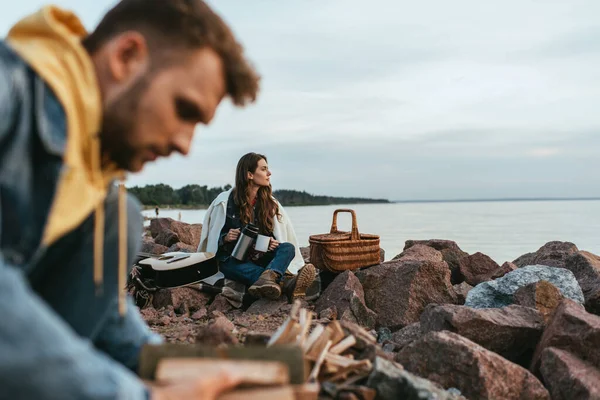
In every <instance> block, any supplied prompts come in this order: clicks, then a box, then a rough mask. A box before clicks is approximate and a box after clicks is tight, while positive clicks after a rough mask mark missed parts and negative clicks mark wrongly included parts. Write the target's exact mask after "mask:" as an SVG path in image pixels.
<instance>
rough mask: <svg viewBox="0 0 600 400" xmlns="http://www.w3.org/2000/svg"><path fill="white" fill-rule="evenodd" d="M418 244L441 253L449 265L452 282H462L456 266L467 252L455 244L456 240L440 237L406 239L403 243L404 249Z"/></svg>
mask: <svg viewBox="0 0 600 400" xmlns="http://www.w3.org/2000/svg"><path fill="white" fill-rule="evenodd" d="M418 244H420V245H424V246H429V247H432V248H434V249H436V250H437V251H439V252H440V253H442V257H443V259H444V261H446V263H447V264H448V266H449V267H450V271H451V272H452V276H451V280H452V284H456V283H460V282H462V281H461V280H460V272H459V270H458V267H459V263H460V260H461V258H463V257H466V256H468V255H469V254H468V253H466V252H464V251H462V250H461V249H460V247H458V244H456V242H453V241H452V240H441V239H430V240H407V241H406V243H405V244H404V250H408V249H409V248H411V247H413V246H415V245H418Z"/></svg>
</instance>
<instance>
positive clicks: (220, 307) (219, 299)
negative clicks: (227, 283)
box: [208, 294, 233, 313]
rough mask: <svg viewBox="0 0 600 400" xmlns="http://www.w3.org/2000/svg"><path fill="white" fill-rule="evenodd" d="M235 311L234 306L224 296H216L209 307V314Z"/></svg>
mask: <svg viewBox="0 0 600 400" xmlns="http://www.w3.org/2000/svg"><path fill="white" fill-rule="evenodd" d="M231 310H233V306H232V305H231V304H229V302H228V301H227V298H226V297H225V296H223V295H222V294H218V295H216V296H215V299H214V300H213V302H212V303H211V304H210V306H209V307H208V312H209V313H211V312H213V311H220V312H222V313H226V312H228V311H231Z"/></svg>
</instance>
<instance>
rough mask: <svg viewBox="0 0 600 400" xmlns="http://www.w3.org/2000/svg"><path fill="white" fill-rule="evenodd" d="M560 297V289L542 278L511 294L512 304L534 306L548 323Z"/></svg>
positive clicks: (561, 296) (560, 299)
mask: <svg viewBox="0 0 600 400" xmlns="http://www.w3.org/2000/svg"><path fill="white" fill-rule="evenodd" d="M562 299H563V295H562V294H561V293H560V290H558V289H557V288H556V286H554V285H553V284H551V283H550V282H548V281H544V280H542V281H537V282H534V283H530V284H529V285H527V286H523V287H522V288H520V289H518V290H517V291H516V292H515V294H514V295H513V303H514V304H517V305H521V306H525V307H531V308H535V309H536V310H538V311H539V312H540V314H541V315H542V318H543V319H544V323H548V321H549V320H550V317H551V315H552V313H553V312H554V310H556V307H558V305H559V304H560V302H561V301H562Z"/></svg>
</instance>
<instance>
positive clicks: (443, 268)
mask: <svg viewBox="0 0 600 400" xmlns="http://www.w3.org/2000/svg"><path fill="white" fill-rule="evenodd" d="M357 277H358V278H359V279H360V281H361V282H362V285H363V289H364V292H365V301H366V304H367V306H368V307H369V308H370V309H371V310H373V311H374V312H375V313H376V314H377V325H378V326H384V327H388V328H390V329H391V330H392V331H394V330H397V329H400V328H402V327H404V326H406V325H409V324H412V323H413V322H417V321H419V316H420V315H421V312H422V311H423V309H424V308H425V307H426V306H427V305H428V304H431V303H437V304H447V303H450V304H455V303H456V293H455V292H454V289H453V288H452V285H451V284H450V270H449V269H448V265H447V264H446V263H445V262H443V261H442V262H430V261H425V262H421V261H403V260H397V261H389V262H386V263H383V264H380V265H378V266H375V267H371V268H368V269H366V270H363V271H360V272H358V273H357Z"/></svg>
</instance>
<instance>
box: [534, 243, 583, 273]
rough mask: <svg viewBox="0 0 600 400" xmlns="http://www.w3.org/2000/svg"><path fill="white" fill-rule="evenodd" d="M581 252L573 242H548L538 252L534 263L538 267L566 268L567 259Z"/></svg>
mask: <svg viewBox="0 0 600 400" xmlns="http://www.w3.org/2000/svg"><path fill="white" fill-rule="evenodd" d="M578 251H579V249H578V248H577V246H575V245H574V244H573V243H571V242H558V241H555V242H548V243H546V244H545V245H543V246H542V247H540V248H539V250H538V251H537V252H536V255H535V258H534V259H533V262H534V263H535V264H537V265H547V266H549V267H558V268H565V266H566V262H567V258H569V256H571V255H572V254H575V253H577V252H578Z"/></svg>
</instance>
